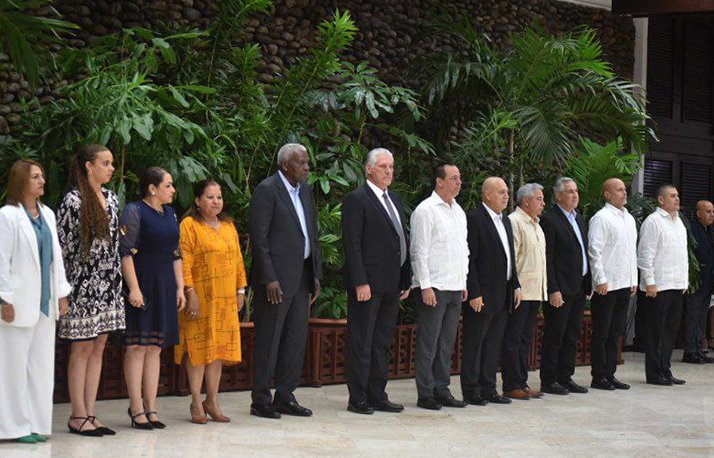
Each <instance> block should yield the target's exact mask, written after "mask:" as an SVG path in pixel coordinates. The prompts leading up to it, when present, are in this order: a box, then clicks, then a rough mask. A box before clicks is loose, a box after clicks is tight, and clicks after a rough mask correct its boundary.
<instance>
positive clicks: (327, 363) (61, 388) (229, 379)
mask: <svg viewBox="0 0 714 458" xmlns="http://www.w3.org/2000/svg"><path fill="white" fill-rule="evenodd" d="M591 335H592V319H591V317H590V312H589V311H586V312H585V318H584V320H583V332H582V334H581V337H580V341H579V342H578V352H577V356H576V364H577V365H578V366H583V365H589V364H590V338H591ZM461 339H462V336H461V323H459V329H458V332H457V337H456V344H455V346H454V354H453V356H452V365H451V373H452V375H456V374H459V373H460V371H461V348H462V345H461ZM542 341H543V318H542V317H539V318H538V321H537V323H536V331H535V334H534V338H533V343H532V344H531V348H530V352H529V358H528V370H531V371H533V370H537V369H538V368H539V367H540V354H541V346H542ZM254 343H255V328H254V325H253V323H241V350H242V354H243V361H242V362H241V363H240V364H234V365H231V366H224V368H223V375H222V377H221V387H220V390H221V391H236V390H248V389H250V388H251V385H252V373H253V365H252V356H253V348H254ZM415 348H416V325H415V324H399V325H397V327H396V329H395V331H394V339H393V340H392V348H391V351H390V361H389V378H390V379H398V378H410V377H414V375H415V370H416V368H415V365H414V353H415ZM123 357H124V347H123V346H122V345H121V342H119V341H118V340H117V339H110V341H109V342H108V343H107V347H106V351H105V354H104V367H103V369H102V379H101V381H100V384H99V392H98V395H97V398H98V399H116V398H126V397H127V396H128V394H127V390H126V383H125V381H124V373H123V364H122V362H123ZM68 358H69V344H68V343H67V342H64V341H60V340H58V341H57V346H56V349H55V391H54V400H55V402H66V401H68V400H69V393H68V391H67V361H68ZM623 362H624V360H623V358H622V351H620V363H623ZM184 365H185V363H184V364H181V365H176V364H174V362H173V349H170V350H165V351H164V352H163V353H162V354H161V376H160V381H159V395H180V396H185V395H188V394H189V393H190V390H189V386H188V379H187V376H186V368H185V367H184ZM346 381H347V320H324V319H310V324H309V328H308V337H307V346H306V348H305V364H304V366H303V374H302V378H301V380H300V383H301V384H303V385H308V386H314V387H319V386H322V385H328V384H335V383H345V382H346Z"/></svg>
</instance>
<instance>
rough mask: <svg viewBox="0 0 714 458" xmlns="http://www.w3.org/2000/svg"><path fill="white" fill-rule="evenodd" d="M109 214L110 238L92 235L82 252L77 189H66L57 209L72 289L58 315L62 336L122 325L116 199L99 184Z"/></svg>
mask: <svg viewBox="0 0 714 458" xmlns="http://www.w3.org/2000/svg"><path fill="white" fill-rule="evenodd" d="M102 193H103V194H104V198H105V199H106V201H107V212H108V214H109V238H107V239H103V240H100V239H95V240H94V241H93V242H92V245H91V247H90V249H89V253H87V254H85V253H82V252H81V248H80V241H79V224H80V222H79V221H80V215H79V213H80V206H81V203H82V199H81V197H80V194H79V191H78V190H76V189H74V190H72V191H70V192H68V193H67V194H66V195H65V196H64V199H62V203H60V206H59V209H58V210H57V216H58V218H57V219H58V224H57V235H58V237H59V241H60V245H62V257H63V258H64V265H65V269H66V270H67V279H68V280H69V282H70V283H71V284H72V286H73V289H72V293H71V295H70V303H69V313H68V314H67V315H66V316H64V317H62V318H60V321H59V327H58V335H59V337H60V338H62V339H69V340H89V339H94V338H96V337H97V336H98V335H100V334H106V333H109V332H112V331H116V330H120V329H124V327H125V317H124V298H123V297H122V295H121V282H122V280H121V259H120V258H119V231H118V227H119V200H118V199H117V196H116V194H114V193H113V192H112V191H109V190H108V189H104V188H102Z"/></svg>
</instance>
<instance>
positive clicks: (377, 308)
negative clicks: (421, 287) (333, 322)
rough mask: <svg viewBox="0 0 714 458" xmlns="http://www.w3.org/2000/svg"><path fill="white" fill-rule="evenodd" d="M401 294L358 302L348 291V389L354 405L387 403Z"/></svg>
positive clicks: (375, 294)
mask: <svg viewBox="0 0 714 458" xmlns="http://www.w3.org/2000/svg"><path fill="white" fill-rule="evenodd" d="M399 294H400V291H399V290H397V291H392V292H388V293H379V292H372V298H371V299H370V300H368V301H362V302H358V301H357V296H356V294H355V291H354V288H351V289H350V290H348V291H347V342H348V347H349V348H348V353H347V355H348V356H347V389H348V390H349V392H350V402H353V403H354V402H361V401H367V402H370V403H379V402H383V401H386V400H387V399H388V398H387V393H386V392H385V388H386V387H387V373H388V371H389V347H390V346H391V343H392V339H393V338H394V327H395V326H396V325H397V312H398V311H399Z"/></svg>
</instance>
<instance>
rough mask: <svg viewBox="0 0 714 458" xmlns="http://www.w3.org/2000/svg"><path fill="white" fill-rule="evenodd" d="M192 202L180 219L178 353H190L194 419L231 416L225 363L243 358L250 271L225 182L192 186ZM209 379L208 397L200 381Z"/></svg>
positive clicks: (176, 355) (179, 356) (178, 360)
mask: <svg viewBox="0 0 714 458" xmlns="http://www.w3.org/2000/svg"><path fill="white" fill-rule="evenodd" d="M194 197H195V200H194V206H193V207H192V208H191V209H190V210H189V211H188V213H187V214H186V216H185V217H184V218H183V220H182V221H181V251H182V255H183V275H184V288H185V292H186V301H187V305H186V310H185V313H184V314H182V315H181V316H179V336H180V343H179V345H177V346H176V347H175V353H174V358H175V361H176V363H177V364H180V363H181V362H182V361H183V359H184V357H186V359H187V364H186V368H187V372H188V381H189V385H190V387H191V421H192V422H194V423H198V424H205V423H206V422H207V421H208V418H207V417H206V414H208V415H210V417H211V419H213V421H218V422H229V421H230V418H228V417H226V416H225V415H223V412H222V411H221V407H220V406H219V404H218V386H219V384H220V381H221V370H222V367H223V363H224V362H225V363H226V364H235V363H239V362H240V360H241V349H240V323H239V319H238V312H239V311H240V310H241V309H242V308H243V304H244V302H245V287H246V275H245V267H244V266H243V256H242V255H241V251H240V245H239V243H238V232H237V231H236V229H235V226H234V225H233V221H232V220H231V219H230V218H229V217H228V216H226V215H223V213H222V211H223V196H222V195H221V187H220V186H219V185H218V183H216V182H215V181H212V180H203V181H201V182H199V183H196V185H195V186H194ZM204 377H205V380H206V399H205V400H204V401H203V402H201V385H202V383H203V379H204Z"/></svg>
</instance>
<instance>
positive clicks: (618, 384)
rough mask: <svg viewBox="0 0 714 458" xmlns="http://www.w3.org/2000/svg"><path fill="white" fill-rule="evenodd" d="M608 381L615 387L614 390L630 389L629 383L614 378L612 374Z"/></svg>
mask: <svg viewBox="0 0 714 458" xmlns="http://www.w3.org/2000/svg"><path fill="white" fill-rule="evenodd" d="M609 381H610V383H611V384H612V386H614V387H615V389H616V390H629V389H630V385H628V384H627V383H625V382H621V381H619V380H618V379H616V378H615V376H614V375H613V376H612V377H610V379H609Z"/></svg>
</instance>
